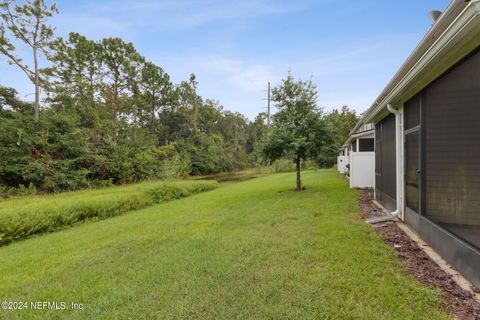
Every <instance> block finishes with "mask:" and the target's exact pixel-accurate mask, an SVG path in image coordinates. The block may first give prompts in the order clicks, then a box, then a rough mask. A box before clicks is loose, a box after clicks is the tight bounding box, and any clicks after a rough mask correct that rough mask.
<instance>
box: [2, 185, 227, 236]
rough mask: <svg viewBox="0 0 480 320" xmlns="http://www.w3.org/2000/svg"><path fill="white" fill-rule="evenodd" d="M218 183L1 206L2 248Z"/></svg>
mask: <svg viewBox="0 0 480 320" xmlns="http://www.w3.org/2000/svg"><path fill="white" fill-rule="evenodd" d="M217 185H218V183H217V182H216V181H202V180H197V181H172V182H164V181H157V182H144V183H139V184H132V185H126V186H119V187H110V188H105V189H97V190H83V191H78V192H67V193H61V194H56V195H48V196H29V197H21V198H14V199H10V200H5V201H1V202H0V245H1V244H6V243H9V242H11V241H14V240H18V239H23V238H26V237H29V236H31V235H33V234H38V233H43V232H52V231H56V230H59V229H63V228H65V227H67V226H71V225H73V224H76V223H79V222H82V221H85V220H101V219H106V218H108V217H112V216H116V215H120V214H122V213H124V212H127V211H130V210H135V209H140V208H144V207H148V206H151V205H153V204H156V203H160V202H166V201H170V200H174V199H179V198H183V197H187V196H189V195H191V194H195V193H199V192H203V191H207V190H211V189H214V188H215V187H217Z"/></svg>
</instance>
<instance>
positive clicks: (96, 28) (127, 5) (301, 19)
mask: <svg viewBox="0 0 480 320" xmlns="http://www.w3.org/2000/svg"><path fill="white" fill-rule="evenodd" d="M46 2H47V3H52V2H51V1H48V0H46ZM449 2H450V1H449V0H422V1H418V0H402V1H392V0H349V1H345V0H344V1H340V0H296V1H292V0H288V1H287V0H242V1H233V0H138V1H133V0H130V1H127V0H115V1H114V0H103V1H98V0H83V1H82V0H76V1H72V0H58V1H56V4H57V7H58V9H59V11H60V13H59V15H57V16H55V17H54V18H52V20H51V24H52V25H53V26H55V27H56V35H57V36H63V37H65V36H66V35H68V33H69V32H79V33H81V34H83V35H85V36H87V37H88V38H90V39H93V40H99V39H101V38H104V37H121V38H122V39H124V40H125V41H128V42H132V43H133V44H134V45H135V47H136V48H137V50H138V51H139V52H140V53H141V54H142V55H144V56H145V57H146V58H147V59H148V60H151V61H152V62H154V63H155V64H157V65H159V66H161V67H162V68H163V69H164V70H165V71H166V72H167V73H168V74H169V75H170V76H171V78H172V80H173V81H174V82H175V83H179V82H180V81H182V80H186V79H188V76H189V74H191V73H194V74H195V75H196V76H197V80H198V82H199V85H198V90H199V94H200V95H202V96H203V97H204V98H210V99H214V100H217V101H219V103H220V104H222V105H223V106H224V108H225V109H227V110H232V111H238V112H240V113H242V114H244V115H246V116H247V117H248V118H249V119H253V118H254V117H255V116H256V115H257V114H258V113H259V112H264V111H265V110H266V105H267V102H266V96H267V92H266V89H267V83H268V82H271V83H272V86H276V85H279V84H280V83H281V80H282V79H284V78H285V77H286V76H287V74H288V71H289V70H291V74H292V75H293V76H294V77H296V78H301V79H303V80H308V79H312V80H313V81H314V82H315V83H316V84H317V88H318V96H319V104H320V105H321V106H322V107H323V108H324V109H325V110H326V111H330V110H332V109H333V108H339V107H341V106H342V105H348V106H350V107H351V108H354V109H355V110H357V111H358V112H359V113H361V112H363V111H365V110H366V109H367V108H368V107H369V106H370V105H371V104H372V103H373V101H374V100H375V99H376V97H377V96H378V94H379V93H380V92H381V90H382V89H383V88H384V87H385V86H386V84H387V82H388V81H389V80H390V79H391V77H392V76H393V75H394V73H395V72H396V71H397V70H398V68H399V67H400V66H401V64H402V63H403V62H404V61H405V59H406V58H407V57H408V55H409V54H410V53H411V52H412V51H413V49H414V48H415V47H416V45H417V44H418V42H419V41H420V40H421V39H422V38H423V36H424V35H425V34H426V32H427V31H428V30H429V28H430V27H431V22H430V20H429V18H428V11H430V10H434V9H436V10H444V9H445V8H446V7H447V5H448V4H449ZM0 85H3V86H9V87H14V88H16V89H17V91H18V92H19V94H20V97H21V98H23V99H26V100H32V99H33V95H32V92H33V88H32V85H31V84H30V83H29V82H28V81H27V80H26V78H25V77H24V75H23V74H22V73H21V71H19V70H17V69H15V68H14V67H13V66H9V65H8V64H7V63H6V60H5V59H4V58H3V57H0Z"/></svg>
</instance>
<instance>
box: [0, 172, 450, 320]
mask: <svg viewBox="0 0 480 320" xmlns="http://www.w3.org/2000/svg"><path fill="white" fill-rule="evenodd" d="M303 179H304V182H305V185H306V187H307V190H306V191H304V192H300V193H298V192H289V189H291V188H292V187H293V186H294V174H293V173H285V174H275V175H270V176H266V177H262V178H257V179H253V180H248V181H244V182H239V183H233V184H226V185H222V186H220V187H219V188H218V189H215V190H212V191H208V192H204V193H200V194H196V195H192V196H190V197H188V198H184V199H180V200H175V201H171V202H168V203H163V204H158V205H154V206H151V207H148V208H145V209H141V210H137V211H131V212H129V213H126V214H124V215H121V216H117V217H114V218H111V219H107V220H103V221H99V222H95V223H89V224H82V225H79V226H76V227H73V228H69V229H66V230H63V231H59V232H55V233H48V234H44V235H41V236H39V237H36V238H32V239H27V240H24V241H18V242H14V243H12V244H10V245H8V246H5V247H3V248H0V261H1V262H2V263H1V264H0V295H1V297H0V300H2V301H27V302H30V301H58V302H67V305H70V303H71V302H74V303H81V304H83V306H84V308H83V310H76V311H72V310H32V309H29V310H22V311H20V310H16V311H10V312H5V311H1V310H0V316H7V317H18V318H34V317H38V318H42V317H48V318H68V319H123V318H124V319H127V318H136V319H447V316H446V315H445V314H443V313H442V312H441V311H440V310H439V298H438V293H437V292H436V291H433V290H431V289H427V288H425V287H423V286H422V285H420V284H419V283H418V282H416V281H415V280H413V279H412V278H411V277H410V276H409V275H408V274H407V273H406V272H405V271H404V270H403V268H402V266H401V264H400V262H399V261H398V259H397V258H396V256H395V253H394V251H393V250H392V249H391V248H389V247H388V246H387V245H385V244H384V243H383V241H382V240H381V239H380V237H379V236H378V235H377V234H376V233H375V232H374V231H373V229H372V228H371V227H370V226H368V225H366V224H365V223H364V222H363V221H362V220H361V219H360V217H359V215H358V208H357V205H356V197H357V195H356V193H355V191H353V190H349V189H348V188H347V183H346V181H344V180H343V179H342V178H341V176H340V175H338V174H337V173H336V172H335V171H333V170H320V171H318V172H313V171H311V172H306V173H304V174H303ZM2 313H3V314H2Z"/></svg>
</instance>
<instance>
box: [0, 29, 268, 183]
mask: <svg viewBox="0 0 480 320" xmlns="http://www.w3.org/2000/svg"><path fill="white" fill-rule="evenodd" d="M49 60H50V62H51V66H50V67H49V68H47V69H45V70H44V71H43V79H44V82H43V83H42V87H43V88H44V90H45V92H46V99H45V103H46V104H48V106H49V107H48V108H44V109H42V110H41V113H40V116H39V120H38V121H35V119H34V117H33V114H34V111H33V110H34V105H33V104H31V103H27V102H24V101H21V100H19V99H18V98H17V96H16V92H15V90H14V89H9V88H5V87H2V88H0V148H1V149H0V153H1V155H2V157H1V160H0V184H2V185H5V186H12V187H18V186H20V185H23V186H28V185H30V184H32V185H33V186H35V188H37V189H39V190H40V191H42V192H55V191H59V190H74V189H78V188H84V187H90V186H101V185H105V184H111V183H113V184H121V183H129V182H137V181H140V180H144V179H149V178H168V177H181V176H186V175H205V174H212V173H218V172H224V171H232V170H241V169H243V168H245V167H250V166H253V165H255V163H257V160H258V159H257V155H256V154H255V152H254V151H255V146H256V144H257V143H258V140H259V139H260V138H261V136H262V135H263V132H264V130H265V128H266V126H265V124H264V122H265V121H264V119H263V115H259V116H258V117H257V119H256V120H255V121H253V122H249V121H248V120H247V119H246V118H245V117H244V116H243V115H241V114H239V113H234V112H230V111H226V110H223V107H222V106H221V105H219V104H218V103H217V102H215V101H213V100H209V99H203V98H202V97H201V96H200V95H199V94H198V93H197V82H196V80H195V76H194V75H191V76H190V79H189V80H188V81H183V82H181V83H180V84H173V83H172V82H171V80H170V77H169V76H168V74H167V73H166V72H165V71H164V70H163V69H162V68H160V67H159V66H157V65H155V64H153V63H152V62H149V61H146V59H145V58H144V57H143V56H141V55H140V54H139V53H138V52H137V51H136V50H135V48H134V47H133V45H132V44H131V43H126V42H124V41H122V40H121V39H118V38H108V39H103V40H101V41H98V42H95V41H91V40H88V39H86V38H85V37H83V36H81V35H79V34H76V33H72V34H70V36H69V37H68V39H58V40H56V41H55V42H54V43H52V45H51V54H50V55H49Z"/></svg>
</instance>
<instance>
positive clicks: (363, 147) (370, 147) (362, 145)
mask: <svg viewBox="0 0 480 320" xmlns="http://www.w3.org/2000/svg"><path fill="white" fill-rule="evenodd" d="M358 151H360V152H373V151H375V140H374V139H373V138H369V139H359V140H358Z"/></svg>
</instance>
